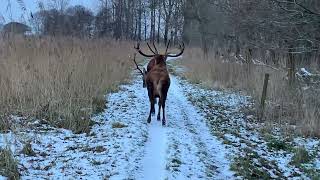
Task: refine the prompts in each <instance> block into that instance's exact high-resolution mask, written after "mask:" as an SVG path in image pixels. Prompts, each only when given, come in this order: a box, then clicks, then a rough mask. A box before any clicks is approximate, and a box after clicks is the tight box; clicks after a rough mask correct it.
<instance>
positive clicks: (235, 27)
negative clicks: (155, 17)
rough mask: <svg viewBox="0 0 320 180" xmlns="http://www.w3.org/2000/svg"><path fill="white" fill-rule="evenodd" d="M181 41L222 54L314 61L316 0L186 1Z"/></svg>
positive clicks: (318, 41) (319, 22) (318, 22)
mask: <svg viewBox="0 0 320 180" xmlns="http://www.w3.org/2000/svg"><path fill="white" fill-rule="evenodd" d="M185 6H186V8H185V9H186V11H185V13H184V20H185V21H184V40H185V41H186V42H190V43H198V44H200V45H201V46H202V47H203V49H204V50H205V51H206V50H207V49H210V48H211V47H215V48H214V49H220V52H223V53H224V54H230V53H231V52H233V53H234V54H236V56H239V55H240V54H242V55H245V54H248V55H250V54H252V55H257V54H259V55H264V56H265V55H267V56H268V58H266V59H269V60H271V62H274V63H277V60H276V56H277V55H279V54H280V53H284V54H286V53H287V54H288V53H289V54H292V55H294V56H297V58H301V60H309V59H310V58H313V59H315V58H317V59H318V61H319V45H320V1H319V0H259V1H258V0H237V1H234V0H198V1H194V0H186V5H185Z"/></svg>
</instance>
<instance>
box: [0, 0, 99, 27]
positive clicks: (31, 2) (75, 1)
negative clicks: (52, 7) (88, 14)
mask: <svg viewBox="0 0 320 180" xmlns="http://www.w3.org/2000/svg"><path fill="white" fill-rule="evenodd" d="M9 1H10V2H11V8H9V9H8V0H0V23H8V22H10V21H18V22H23V21H27V20H28V18H29V15H30V12H35V11H37V2H39V1H41V2H43V3H44V4H47V3H48V2H49V1H48V0H24V1H23V2H24V3H25V6H26V9H27V12H26V13H25V15H24V14H23V11H22V10H21V8H20V6H19V4H18V3H17V0H9ZM70 5H83V6H85V7H87V8H89V9H91V10H92V11H93V12H95V11H97V9H98V5H99V0H70ZM10 9H11V11H10ZM1 16H2V17H1ZM23 17H24V18H23ZM26 23H27V22H26Z"/></svg>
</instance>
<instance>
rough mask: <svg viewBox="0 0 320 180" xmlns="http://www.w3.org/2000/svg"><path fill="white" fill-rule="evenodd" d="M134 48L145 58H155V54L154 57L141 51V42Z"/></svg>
mask: <svg viewBox="0 0 320 180" xmlns="http://www.w3.org/2000/svg"><path fill="white" fill-rule="evenodd" d="M134 48H135V49H136V50H137V51H138V53H139V54H141V55H142V56H145V57H153V56H154V54H153V55H148V54H145V53H143V52H142V51H141V49H140V43H139V42H138V43H137V46H134Z"/></svg>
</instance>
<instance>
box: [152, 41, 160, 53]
mask: <svg viewBox="0 0 320 180" xmlns="http://www.w3.org/2000/svg"><path fill="white" fill-rule="evenodd" d="M152 44H153V47H154V49H155V50H156V52H157V54H159V52H158V49H157V48H156V45H155V44H154V41H153V42H152Z"/></svg>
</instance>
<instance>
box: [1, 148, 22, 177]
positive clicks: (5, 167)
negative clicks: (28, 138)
mask: <svg viewBox="0 0 320 180" xmlns="http://www.w3.org/2000/svg"><path fill="white" fill-rule="evenodd" d="M0 175H2V176H5V177H7V178H8V179H13V180H16V179H20V173H19V171H18V163H17V161H16V160H15V159H14V157H13V154H12V152H11V150H10V149H0Z"/></svg>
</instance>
